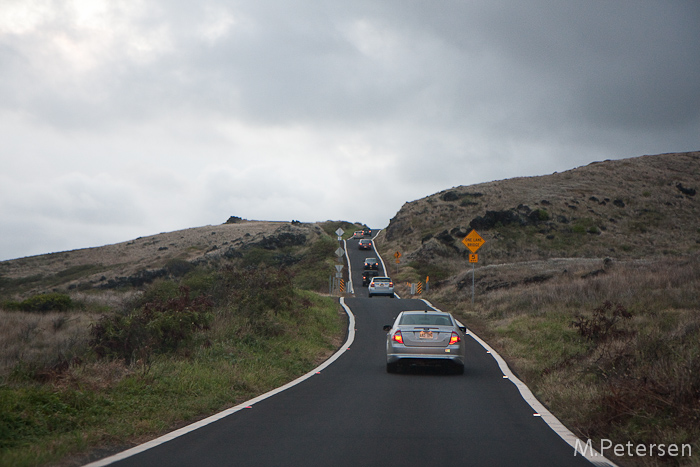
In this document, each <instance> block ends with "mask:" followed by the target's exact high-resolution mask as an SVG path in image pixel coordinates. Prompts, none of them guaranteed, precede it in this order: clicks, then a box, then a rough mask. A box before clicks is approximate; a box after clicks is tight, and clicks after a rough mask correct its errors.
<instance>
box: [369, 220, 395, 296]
mask: <svg viewBox="0 0 700 467" xmlns="http://www.w3.org/2000/svg"><path fill="white" fill-rule="evenodd" d="M382 230H383V229H379V232H377V235H375V236H374V237H372V248H373V249H374V253H375V254H376V255H377V257H378V258H379V261H381V262H382V269H384V275H385V276H387V277H391V276H389V271H387V270H386V264H384V259H383V258H382V255H380V254H379V250H377V247H376V246H374V245H375V244H376V243H377V237H379V234H380V233H382ZM394 283H396V281H394ZM394 297H396V298H398V299H401V297H399V294H397V293H396V292H394Z"/></svg>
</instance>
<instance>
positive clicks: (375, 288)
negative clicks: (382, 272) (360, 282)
mask: <svg viewBox="0 0 700 467" xmlns="http://www.w3.org/2000/svg"><path fill="white" fill-rule="evenodd" d="M367 295H368V296H369V298H372V297H374V296H375V295H386V296H387V297H391V298H394V281H392V280H391V278H390V277H383V276H377V277H373V278H372V280H371V281H370V282H369V287H367Z"/></svg>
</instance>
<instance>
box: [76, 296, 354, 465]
mask: <svg viewBox="0 0 700 467" xmlns="http://www.w3.org/2000/svg"><path fill="white" fill-rule="evenodd" d="M340 305H341V306H342V307H343V308H344V309H345V313H347V315H348V338H347V340H346V341H345V344H343V346H342V347H341V348H340V349H338V351H337V352H336V353H334V354H333V355H332V356H331V357H330V358H329V359H328V360H326V361H325V362H323V363H322V364H321V365H319V366H318V367H316V368H314V369H313V370H311V371H309V372H308V373H306V374H305V375H303V376H300V377H298V378H297V379H295V380H294V381H291V382H289V383H287V384H285V385H284V386H280V387H279V388H277V389H273V390H272V391H269V392H266V393H265V394H262V395H260V396H258V397H255V398H253V399H250V400H248V401H246V402H243V403H241V404H238V405H237V406H235V407H231V408H230V409H227V410H224V411H223V412H219V413H217V414H214V415H212V416H210V417H208V418H205V419H203V420H200V421H198V422H196V423H193V424H191V425H187V426H185V427H182V428H180V429H179V430H175V431H173V432H170V433H167V434H165V435H163V436H161V437H159V438H156V439H154V440H152V441H149V442H147V443H144V444H140V445H138V446H134V447H133V448H131V449H128V450H126V451H123V452H120V453H118V454H115V455H113V456H110V457H105V458H104V459H100V460H97V461H95V462H92V463H90V464H86V465H85V466H84V467H101V466H105V465H109V464H112V463H114V462H117V461H120V460H123V459H126V458H127V457H131V456H134V455H136V454H139V453H141V452H143V451H147V450H148V449H151V448H154V447H156V446H159V445H161V444H163V443H167V442H168V441H171V440H173V439H175V438H178V437H180V436H182V435H185V434H187V433H189V432H191V431H194V430H196V429H198V428H201V427H203V426H206V425H209V424H210V423H214V422H216V421H218V420H221V419H222V418H224V417H228V416H229V415H231V414H234V413H236V412H238V411H240V410H243V409H245V408H247V407H250V406H252V405H255V404H257V403H258V402H260V401H262V400H265V399H267V398H268V397H272V396H274V395H277V394H279V393H281V392H282V391H285V390H287V389H289V388H291V387H292V386H296V385H297V384H299V383H301V382H302V381H305V380H307V379H309V378H311V377H312V376H315V375H316V374H317V373H318V372H320V371H323V370H324V369H325V368H327V367H328V366H329V365H330V364H331V363H333V362H335V361H336V360H337V359H338V358H340V356H341V355H342V354H344V353H345V351H347V350H348V348H350V345H351V344H352V343H353V341H354V340H355V315H353V314H352V311H350V308H349V307H348V306H347V305H346V304H345V299H344V298H343V297H340Z"/></svg>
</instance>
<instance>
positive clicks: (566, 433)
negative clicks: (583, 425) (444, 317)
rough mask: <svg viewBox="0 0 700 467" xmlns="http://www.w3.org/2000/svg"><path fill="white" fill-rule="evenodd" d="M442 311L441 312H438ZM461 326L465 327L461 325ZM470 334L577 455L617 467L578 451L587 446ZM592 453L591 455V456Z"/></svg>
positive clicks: (593, 452) (593, 454) (595, 454)
mask: <svg viewBox="0 0 700 467" xmlns="http://www.w3.org/2000/svg"><path fill="white" fill-rule="evenodd" d="M422 300H423V302H425V304H426V305H428V306H429V307H431V308H433V309H435V310H438V309H437V308H435V307H434V306H433V304H432V303H430V302H429V301H428V300H426V299H422ZM438 311H440V310H438ZM460 325H463V324H462V323H460ZM468 332H469V334H470V335H471V336H472V337H473V338H474V340H475V341H477V342H478V343H479V344H481V346H482V347H483V348H484V349H486V350H487V351H488V353H490V354H491V356H492V357H493V358H494V360H496V363H498V367H499V368H500V369H501V372H502V373H503V375H504V376H506V377H508V380H509V381H510V382H512V383H513V384H514V385H515V387H516V388H518V391H520V395H521V396H522V398H523V399H525V402H527V403H528V404H529V405H530V407H532V409H533V410H534V411H535V413H536V414H539V415H540V417H541V418H542V420H544V421H545V423H546V424H547V425H549V427H550V428H551V429H552V430H554V432H555V433H556V434H558V435H559V437H560V438H561V439H563V440H564V441H566V442H567V443H568V444H569V445H570V446H571V447H572V448H573V449H574V451H575V452H577V453H578V454H577V455H580V456H581V457H585V458H586V459H588V460H589V461H590V462H591V463H593V464H594V465H598V466H609V467H617V464H615V463H613V462H612V461H611V460H610V459H608V458H606V457H605V456H604V455H603V454H600V453H599V452H598V451H596V450H595V449H592V448H591V449H589V450H588V451H586V452H585V454H584V453H583V452H581V451H580V450H577V448H581V449H585V448H586V444H585V443H583V442H582V441H581V440H580V439H579V438H578V437H577V436H576V435H575V434H573V433H572V432H571V430H569V429H568V428H566V427H565V426H564V424H563V423H562V422H560V421H559V419H558V418H557V417H555V416H554V415H553V414H552V413H551V412H550V411H549V410H547V408H546V407H545V406H544V405H542V403H541V402H540V401H539V400H537V398H536V397H535V395H534V394H533V393H532V391H531V390H530V388H529V387H527V385H526V384H525V383H523V382H522V381H520V379H518V377H517V376H515V375H514V374H513V372H512V371H511V369H510V367H509V366H508V364H507V363H506V361H505V360H503V357H501V356H500V355H499V354H498V352H496V351H495V350H494V349H492V348H491V346H490V345H488V344H487V343H486V342H484V341H483V340H482V339H481V338H480V337H479V336H477V335H476V334H474V332H473V331H471V330H468ZM589 452H590V454H589Z"/></svg>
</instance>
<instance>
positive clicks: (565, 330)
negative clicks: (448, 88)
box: [376, 153, 700, 465]
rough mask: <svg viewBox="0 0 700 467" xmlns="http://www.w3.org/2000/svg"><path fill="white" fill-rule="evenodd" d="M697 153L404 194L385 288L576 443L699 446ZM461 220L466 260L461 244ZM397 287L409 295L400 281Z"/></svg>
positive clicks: (696, 449)
mask: <svg viewBox="0 0 700 467" xmlns="http://www.w3.org/2000/svg"><path fill="white" fill-rule="evenodd" d="M698 189H700V153H684V154H663V155H658V156H643V157H638V158H633V159H625V160H618V161H605V162H599V163H594V164H590V165H588V166H586V167H581V168H578V169H574V170H570V171H567V172H563V173H555V174H552V175H547V176H542V177H530V178H517V179H511V180H503V181H496V182H490V183H484V184H479V185H473V186H462V187H455V188H452V189H450V190H446V191H443V192H440V193H436V194H434V195H431V196H428V197H426V198H424V199H420V200H416V201H413V202H410V203H406V204H405V205H404V206H403V207H402V208H401V210H400V211H399V212H398V213H397V214H396V216H395V217H394V218H393V219H392V220H391V222H390V224H389V226H388V227H387V229H386V230H385V231H384V232H383V233H382V234H381V235H380V237H379V238H378V240H377V242H376V244H377V246H378V248H379V249H380V251H381V252H382V254H384V255H391V254H393V253H394V252H395V251H397V250H398V251H400V252H401V253H402V255H403V256H402V258H401V260H402V264H401V265H400V269H399V274H398V276H396V277H395V280H396V282H397V283H400V284H407V283H411V282H425V280H426V277H429V278H430V280H429V284H430V291H429V292H428V293H426V294H424V297H425V298H427V299H429V300H431V301H432V302H434V303H436V304H438V305H439V306H440V307H442V308H443V309H446V310H450V311H453V312H455V313H456V314H458V315H459V316H460V317H461V318H462V319H463V320H464V321H465V322H466V323H467V324H468V326H469V327H470V328H472V329H474V330H475V331H476V332H477V333H478V334H480V335H481V336H482V337H484V338H486V340H488V341H489V343H490V344H491V345H492V346H494V347H496V348H497V349H498V350H499V352H501V353H502V354H503V355H504V357H505V358H506V360H508V362H509V363H510V365H511V366H512V367H513V368H514V370H515V371H516V372H517V373H518V374H519V375H520V376H521V377H522V378H523V379H524V380H525V381H526V382H527V383H528V385H529V386H530V387H531V388H533V390H534V392H535V394H536V395H537V396H538V397H539V399H540V400H541V401H542V402H544V403H545V404H546V405H548V406H549V407H550V409H551V410H552V411H553V412H554V413H555V414H556V415H557V416H559V417H560V418H561V420H562V421H563V422H564V423H565V424H566V425H567V426H568V427H569V428H570V429H572V431H574V432H575V433H576V434H577V435H579V436H580V437H581V438H583V439H584V440H585V439H593V440H595V445H597V446H599V445H600V444H599V440H600V439H611V440H613V441H614V442H615V443H623V444H625V443H628V442H632V443H633V444H634V445H637V444H645V445H647V446H648V445H649V444H654V443H656V444H659V443H665V444H670V443H676V444H679V445H680V444H684V443H689V444H691V445H692V446H693V453H694V454H695V457H694V458H687V457H686V458H679V457H673V456H668V455H667V456H665V457H662V458H659V457H648V456H647V457H630V456H623V457H620V458H617V459H616V460H617V461H618V462H619V463H620V465H696V464H693V463H694V462H696V461H695V459H697V455H698V453H700V299H699V298H698V297H700V221H698V219H700V195H698V194H697V190H698ZM471 229H475V230H476V231H477V232H478V233H479V234H480V235H481V236H482V237H483V238H484V239H485V240H486V243H485V244H484V245H483V246H482V247H481V249H479V250H478V255H479V260H478V263H476V264H475V275H474V279H475V281H474V282H475V294H474V303H473V304H472V265H471V264H470V263H469V262H468V256H467V254H468V250H467V248H466V247H465V246H464V245H463V244H462V243H461V239H462V238H464V236H466V235H467V233H469V232H470V231H471ZM402 290H403V295H404V296H407V295H408V292H409V289H408V287H405V286H403V287H402Z"/></svg>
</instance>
